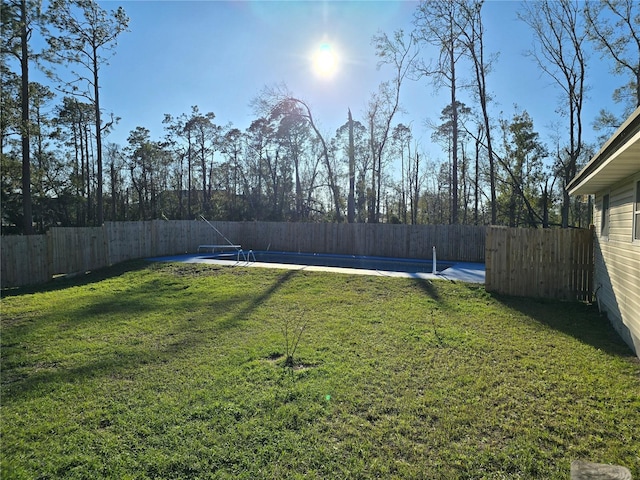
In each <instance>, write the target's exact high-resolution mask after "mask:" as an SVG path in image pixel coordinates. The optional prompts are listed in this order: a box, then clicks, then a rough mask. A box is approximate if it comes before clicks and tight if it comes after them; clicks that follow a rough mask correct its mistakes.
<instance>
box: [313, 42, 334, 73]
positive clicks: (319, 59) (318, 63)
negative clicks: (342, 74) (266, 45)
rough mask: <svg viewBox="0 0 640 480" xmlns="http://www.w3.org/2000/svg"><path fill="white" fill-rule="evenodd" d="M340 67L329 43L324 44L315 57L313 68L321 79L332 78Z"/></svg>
mask: <svg viewBox="0 0 640 480" xmlns="http://www.w3.org/2000/svg"><path fill="white" fill-rule="evenodd" d="M337 67H338V58H337V56H336V54H335V52H334V51H333V49H332V48H331V45H329V44H328V43H323V44H322V45H320V48H318V50H317V51H316V52H315V53H314V55H313V68H314V70H315V72H316V74H318V75H320V76H321V77H330V76H332V75H333V74H334V73H335V72H336V69H337Z"/></svg>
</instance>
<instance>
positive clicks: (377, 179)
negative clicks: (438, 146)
mask: <svg viewBox="0 0 640 480" xmlns="http://www.w3.org/2000/svg"><path fill="white" fill-rule="evenodd" d="M372 42H373V45H374V46H375V49H376V55H377V56H378V57H379V58H380V61H379V63H378V68H380V67H381V66H382V65H390V66H391V67H392V68H393V70H394V77H393V79H392V80H390V81H387V82H383V83H382V84H380V87H379V89H378V92H377V93H374V94H373V95H372V96H371V100H370V101H369V108H368V111H367V117H368V121H369V129H370V132H369V133H370V135H371V154H372V158H373V171H372V183H371V196H372V198H371V209H370V211H369V221H370V222H373V223H376V222H377V221H378V219H379V216H380V196H381V195H380V193H381V186H382V176H383V175H382V165H383V157H384V153H385V148H386V146H387V142H388V140H389V138H390V136H391V130H392V123H393V119H394V117H395V115H396V113H398V111H399V110H400V89H401V87H402V83H403V82H404V80H405V78H406V77H407V75H408V74H409V73H410V72H411V71H412V70H413V68H414V64H415V61H416V58H417V57H418V49H417V46H416V40H415V38H414V36H413V34H410V35H409V37H408V38H405V34H404V32H403V31H402V30H398V31H396V32H395V33H394V34H393V38H389V36H388V35H387V34H386V33H378V34H377V35H375V36H374V37H373V40H372Z"/></svg>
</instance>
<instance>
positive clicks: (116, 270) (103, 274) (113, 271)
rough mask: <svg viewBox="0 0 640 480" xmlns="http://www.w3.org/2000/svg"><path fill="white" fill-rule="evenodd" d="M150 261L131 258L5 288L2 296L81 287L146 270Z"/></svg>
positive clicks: (0, 292)
mask: <svg viewBox="0 0 640 480" xmlns="http://www.w3.org/2000/svg"><path fill="white" fill-rule="evenodd" d="M149 265H150V263H149V262H148V261H146V260H129V261H126V262H121V263H117V264H115V265H112V266H110V267H104V268H99V269H97V270H91V271H88V272H84V273H80V274H77V275H69V276H61V277H58V278H55V279H52V280H50V281H49V282H47V283H43V284H40V285H26V286H23V287H11V288H3V289H2V290H0V298H5V297H17V296H21V295H30V294H33V293H46V292H55V291H58V290H64V289H66V288H69V287H79V286H84V285H90V284H92V283H98V282H101V281H103V280H107V279H109V278H114V277H119V276H120V275H123V274H125V273H128V272H135V271H137V270H144V269H145V268H148V267H149Z"/></svg>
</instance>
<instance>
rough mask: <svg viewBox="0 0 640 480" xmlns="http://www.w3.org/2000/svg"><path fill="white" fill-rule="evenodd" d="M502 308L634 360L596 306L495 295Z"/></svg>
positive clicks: (494, 297) (608, 351)
mask: <svg viewBox="0 0 640 480" xmlns="http://www.w3.org/2000/svg"><path fill="white" fill-rule="evenodd" d="M491 297H492V298H493V299H494V300H496V301H497V302H499V303H500V304H502V305H504V306H506V307H508V308H511V309H513V310H515V311H517V312H520V313H523V314H524V315H526V316H528V317H529V318H531V319H533V320H534V321H536V322H538V323H539V324H541V325H545V326H546V327H548V328H551V329H553V330H556V331H558V332H562V333H563V334H565V335H568V336H570V337H573V338H575V339H576V340H578V341H580V342H582V343H584V344H587V345H590V346H592V347H594V348H597V349H599V350H602V351H604V352H607V353H609V354H611V355H616V356H622V357H627V356H633V353H632V352H631V350H630V348H629V346H628V345H627V344H626V343H624V341H623V340H622V338H621V337H620V336H619V335H618V333H617V332H616V331H615V329H614V328H613V326H612V325H611V324H610V323H609V321H608V320H607V318H606V316H605V315H602V314H600V312H599V311H598V308H597V306H596V305H594V304H587V303H581V302H562V301H558V300H545V299H536V298H528V297H526V298H525V297H513V296H508V295H499V294H491Z"/></svg>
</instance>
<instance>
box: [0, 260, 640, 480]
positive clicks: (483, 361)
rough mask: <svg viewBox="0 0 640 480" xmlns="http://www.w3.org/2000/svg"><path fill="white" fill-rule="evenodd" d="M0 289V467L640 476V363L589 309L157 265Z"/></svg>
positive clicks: (77, 474)
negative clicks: (617, 471) (582, 469)
mask: <svg viewBox="0 0 640 480" xmlns="http://www.w3.org/2000/svg"><path fill="white" fill-rule="evenodd" d="M3 296H4V298H3V299H2V302H1V308H2V392H1V393H2V397H1V401H2V406H1V413H2V417H1V420H2V423H1V434H2V438H1V442H2V444H1V447H2V449H1V452H2V453H1V455H2V460H1V462H2V463H1V465H2V469H1V471H0V477H1V478H2V479H3V480H8V479H17V478H23V479H36V478H41V479H45V478H51V479H53V478H56V479H57V478H78V479H80V478H82V479H96V478H115V479H126V478H131V479H134V478H135V479H144V478H160V479H172V478H194V479H195V478H199V479H205V478H246V479H258V478H321V479H329V478H330V479H334V478H385V479H386V478H411V479H413V478H425V479H440V478H445V479H446V478H451V479H459V478H474V479H476V478H505V479H506V478H509V479H512V478H544V479H549V478H558V479H560V478H562V479H567V478H568V476H569V466H570V462H571V461H572V460H574V459H587V460H590V461H594V462H601V463H616V464H620V465H625V466H627V467H629V468H630V469H631V471H632V474H633V475H634V478H640V467H639V465H640V364H639V363H638V361H637V359H636V358H635V357H633V356H632V354H631V352H630V351H629V350H628V348H627V347H626V346H625V345H624V344H623V343H622V341H621V340H619V338H618V337H617V336H616V335H615V333H614V332H613V330H612V329H611V327H610V326H609V325H608V323H607V322H606V320H605V319H604V318H601V317H600V316H599V314H598V312H597V309H595V307H593V306H587V305H583V304H576V303H557V302H546V301H545V302H540V301H535V300H531V299H519V298H510V297H500V296H494V295H490V294H487V293H486V292H485V291H484V287H483V286H479V285H467V284H460V283H451V282H446V281H434V282H430V281H420V280H413V279H398V278H384V277H367V276H355V275H354V276H351V275H339V274H332V273H311V272H306V273H305V272H300V271H286V270H268V269H262V268H260V269H258V268H254V269H252V268H247V269H242V268H227V267H216V266H208V265H185V264H146V263H130V264H127V265H125V266H120V267H115V268H113V269H110V270H105V271H101V272H97V273H93V274H90V275H87V276H86V277H84V278H81V279H76V280H75V281H61V282H54V283H52V284H49V285H47V286H46V287H44V288H42V289H39V290H37V291H25V290H22V291H20V290H18V291H5V292H3ZM303 327H304V328H303ZM285 332H286V335H285ZM298 337H299V343H298V344H297V348H296V349H295V351H294V352H293V353H294V355H293V359H294V362H293V368H287V367H286V366H285V364H286V353H287V351H288V353H289V354H291V353H292V351H293V347H294V345H295V342H296V340H297V338H298Z"/></svg>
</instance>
